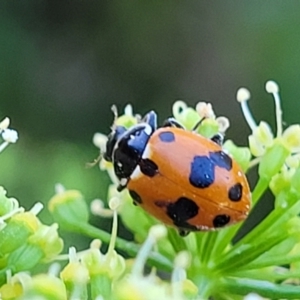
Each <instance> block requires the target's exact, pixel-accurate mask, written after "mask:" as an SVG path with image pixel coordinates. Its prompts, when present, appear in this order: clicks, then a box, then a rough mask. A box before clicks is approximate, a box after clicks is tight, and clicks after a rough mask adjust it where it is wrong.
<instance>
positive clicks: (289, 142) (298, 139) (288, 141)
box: [282, 124, 300, 153]
mask: <svg viewBox="0 0 300 300" xmlns="http://www.w3.org/2000/svg"><path fill="white" fill-rule="evenodd" d="M282 139H283V142H284V145H285V146H286V147H287V148H288V149H289V150H290V151H291V152H292V153H295V152H300V125H298V124H297V125H292V126H290V127H288V128H287V129H286V130H285V131H284V132H283V135H282Z"/></svg>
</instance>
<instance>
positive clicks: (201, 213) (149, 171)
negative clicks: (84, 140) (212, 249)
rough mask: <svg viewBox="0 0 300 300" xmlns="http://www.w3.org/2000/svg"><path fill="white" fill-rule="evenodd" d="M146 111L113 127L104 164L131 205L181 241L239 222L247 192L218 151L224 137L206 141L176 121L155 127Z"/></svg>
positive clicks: (231, 162) (240, 175)
mask: <svg viewBox="0 0 300 300" xmlns="http://www.w3.org/2000/svg"><path fill="white" fill-rule="evenodd" d="M156 119H157V116H156V114H155V112H153V111H150V112H149V113H148V114H147V115H146V116H145V117H144V119H142V120H141V122H140V123H138V124H137V125H135V126H133V127H131V128H129V129H126V128H125V127H123V126H115V127H114V128H113V129H112V132H111V133H110V135H109V138H108V141H107V144H106V152H105V154H104V159H105V160H107V161H110V162H112V163H113V165H114V171H115V174H116V176H117V177H118V179H119V182H120V183H119V186H118V190H119V191H121V190H123V189H124V188H127V189H128V190H129V193H130V195H131V197H132V199H133V201H134V204H136V205H138V206H140V207H142V208H143V209H144V210H145V211H147V212H148V213H150V214H151V215H153V216H154V217H156V218H157V219H159V220H160V221H162V222H163V223H165V224H167V225H172V226H175V227H177V228H178V230H179V233H180V234H181V235H182V236H184V235H186V234H187V233H189V232H190V231H207V230H214V229H216V228H221V227H224V226H226V225H230V224H234V223H236V222H239V221H241V220H244V219H245V218H246V217H247V215H248V212H249V209H250V204H251V193H250V189H249V185H248V182H247V179H246V176H245V175H244V173H243V172H242V170H241V168H240V167H239V166H238V164H237V163H236V162H235V161H234V160H233V159H232V158H231V157H230V156H229V155H228V154H226V153H225V152H224V151H223V150H222V147H221V145H222V142H223V137H222V136H221V135H220V134H218V135H216V136H214V137H213V138H212V139H207V138H205V137H203V136H201V135H199V134H197V133H196V132H195V131H194V130H195V129H197V127H198V126H199V125H200V123H201V121H200V122H198V123H197V124H196V125H195V127H194V129H193V131H188V130H186V129H184V127H183V126H182V125H181V124H179V123H178V122H177V121H176V120H175V119H173V118H170V119H167V120H166V121H165V122H164V124H163V126H162V127H160V128H157V121H156Z"/></svg>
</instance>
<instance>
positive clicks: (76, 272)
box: [60, 261, 89, 300]
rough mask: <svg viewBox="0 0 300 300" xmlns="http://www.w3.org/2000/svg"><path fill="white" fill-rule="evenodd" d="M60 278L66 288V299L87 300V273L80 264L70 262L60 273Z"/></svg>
mask: <svg viewBox="0 0 300 300" xmlns="http://www.w3.org/2000/svg"><path fill="white" fill-rule="evenodd" d="M60 278H61V279H62V280H63V282H64V283H65V286H66V288H67V294H68V295H69V296H68V298H72V297H70V296H73V297H74V296H75V297H76V298H77V299H82V300H84V299H87V283H88V281H89V272H88V270H87V268H86V267H85V266H84V265H82V264H81V263H80V262H78V261H77V262H70V263H69V264H68V265H67V266H66V267H65V268H64V269H63V270H62V272H61V273H60Z"/></svg>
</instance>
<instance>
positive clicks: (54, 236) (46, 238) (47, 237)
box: [28, 223, 63, 261]
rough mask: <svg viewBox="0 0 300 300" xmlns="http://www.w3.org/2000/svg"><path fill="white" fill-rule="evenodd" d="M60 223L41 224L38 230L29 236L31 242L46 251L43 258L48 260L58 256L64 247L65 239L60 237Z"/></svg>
mask: <svg viewBox="0 0 300 300" xmlns="http://www.w3.org/2000/svg"><path fill="white" fill-rule="evenodd" d="M57 229H58V225H57V224H55V223H54V224H52V225H51V226H47V225H40V226H39V228H38V230H37V231H36V232H35V234H33V235H32V236H30V237H29V239H28V241H29V242H30V243H31V244H34V245H37V246H38V247H40V248H41V249H42V251H43V253H44V256H43V260H44V261H48V260H51V259H52V258H53V257H55V256H57V255H58V254H59V253H60V252H61V251H62V249H63V240H62V239H61V238H60V237H59V235H58V232H57Z"/></svg>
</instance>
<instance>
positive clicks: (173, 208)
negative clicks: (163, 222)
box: [166, 197, 199, 229]
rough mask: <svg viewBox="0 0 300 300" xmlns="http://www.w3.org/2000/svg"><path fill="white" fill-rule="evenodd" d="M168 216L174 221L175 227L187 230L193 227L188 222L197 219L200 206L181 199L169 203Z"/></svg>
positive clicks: (191, 201) (189, 200)
mask: <svg viewBox="0 0 300 300" xmlns="http://www.w3.org/2000/svg"><path fill="white" fill-rule="evenodd" d="M166 208H167V215H168V216H169V217H170V218H171V219H172V220H173V222H174V225H176V226H177V227H179V228H184V229H185V228H187V227H189V226H191V225H189V224H187V221H188V220H189V219H191V218H193V217H195V216H196V215H197V214H198V212H199V207H198V205H197V204H196V203H195V202H194V201H193V200H191V199H188V198H185V197H181V198H179V199H178V200H177V201H176V202H174V203H173V202H172V203H169V204H168V206H167V207H166Z"/></svg>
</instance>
